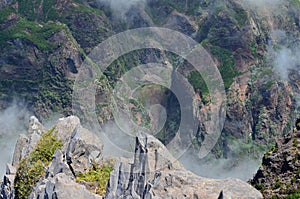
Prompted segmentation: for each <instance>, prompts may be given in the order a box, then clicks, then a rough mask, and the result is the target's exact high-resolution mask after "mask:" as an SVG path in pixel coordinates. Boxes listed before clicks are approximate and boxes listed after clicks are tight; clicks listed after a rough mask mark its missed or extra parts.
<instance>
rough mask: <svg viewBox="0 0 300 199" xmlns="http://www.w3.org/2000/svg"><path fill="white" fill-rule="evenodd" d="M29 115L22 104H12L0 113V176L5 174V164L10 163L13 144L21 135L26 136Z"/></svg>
mask: <svg viewBox="0 0 300 199" xmlns="http://www.w3.org/2000/svg"><path fill="white" fill-rule="evenodd" d="M29 116H30V113H29V111H28V110H27V108H26V106H25V105H24V103H18V102H13V103H12V104H11V105H10V106H9V107H8V108H7V109H5V110H2V111H0V148H1V152H0V157H1V161H0V176H1V178H2V176H3V175H4V173H5V168H6V163H11V161H12V156H13V153H14V148H15V144H16V142H17V139H18V136H19V134H21V133H24V134H26V132H27V129H28V121H29Z"/></svg>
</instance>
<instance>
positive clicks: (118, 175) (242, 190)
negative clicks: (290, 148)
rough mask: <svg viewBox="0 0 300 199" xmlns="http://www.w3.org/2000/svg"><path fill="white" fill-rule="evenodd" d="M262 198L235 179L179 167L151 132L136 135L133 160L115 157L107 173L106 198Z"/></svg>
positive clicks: (248, 186) (245, 184)
mask: <svg viewBox="0 0 300 199" xmlns="http://www.w3.org/2000/svg"><path fill="white" fill-rule="evenodd" d="M220 192H222V195H223V196H222V197H224V198H262V195H261V194H260V192H259V191H257V190H255V189H254V188H253V187H251V186H250V185H248V184H247V183H245V182H243V181H241V180H238V179H225V180H213V179H208V178H203V177H200V176H197V175H195V174H193V173H191V172H189V171H187V170H185V169H184V168H183V166H182V165H181V164H180V163H179V162H178V161H177V160H176V159H174V158H173V157H172V156H171V155H170V154H169V152H168V151H167V149H166V148H165V147H164V146H163V145H162V144H161V143H160V142H159V141H158V140H156V138H154V137H152V136H144V137H143V138H137V140H136V148H135V156H134V160H133V163H129V162H128V161H119V162H118V163H117V164H116V165H115V168H114V171H113V172H112V173H111V176H110V181H109V185H108V188H107V195H106V198H107V199H113V198H137V199H138V198H153V199H154V198H157V199H158V198H212V199H216V198H218V197H219V196H220Z"/></svg>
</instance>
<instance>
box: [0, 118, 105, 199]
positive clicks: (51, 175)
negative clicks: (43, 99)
mask: <svg viewBox="0 0 300 199" xmlns="http://www.w3.org/2000/svg"><path fill="white" fill-rule="evenodd" d="M52 130H53V134H54V135H55V136H56V137H57V138H58V139H59V140H61V141H62V143H63V146H62V147H61V149H59V150H56V151H55V153H54V155H53V160H52V162H51V163H50V165H48V166H47V168H46V175H45V176H44V177H43V178H41V179H40V180H39V181H38V182H37V183H36V185H35V187H32V193H31V195H30V196H29V198H32V199H33V198H82V199H85V198H98V199H99V198H101V197H100V196H99V195H96V194H93V193H91V192H89V191H88V190H87V189H86V188H85V187H84V186H83V185H80V184H78V183H76V182H75V175H76V174H78V173H83V172H85V171H86V170H88V169H89V168H90V167H91V166H92V165H93V164H100V163H101V162H102V150H103V144H102V142H101V140H100V139H99V137H97V136H96V135H95V134H93V133H92V132H90V131H88V130H87V129H84V128H83V127H82V126H81V125H80V121H79V119H78V118H77V117H75V116H70V117H67V118H62V119H60V120H59V121H58V122H57V123H56V124H55V125H54V126H53V128H52ZM46 132H47V131H46V130H45V128H44V126H43V125H42V124H41V123H40V122H39V121H38V119H37V118H36V117H34V116H32V117H31V118H30V125H29V130H28V134H27V135H20V137H19V139H18V141H17V144H16V147H15V153H14V158H13V166H12V165H7V171H6V174H5V176H4V180H3V182H2V184H1V195H0V198H1V199H13V198H14V196H15V194H14V181H15V177H16V170H17V169H19V166H20V165H19V164H20V161H21V160H22V159H24V158H27V157H28V156H29V155H30V153H31V152H32V150H33V149H35V147H36V145H37V143H38V141H39V140H40V139H41V136H42V135H43V134H44V133H46ZM49 147H50V146H49ZM72 196H73V197H72Z"/></svg>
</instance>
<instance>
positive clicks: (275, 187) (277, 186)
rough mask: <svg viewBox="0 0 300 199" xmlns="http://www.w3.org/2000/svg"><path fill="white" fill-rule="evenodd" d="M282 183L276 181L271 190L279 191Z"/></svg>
mask: <svg viewBox="0 0 300 199" xmlns="http://www.w3.org/2000/svg"><path fill="white" fill-rule="evenodd" d="M281 186H282V183H281V182H280V180H279V178H277V179H276V182H275V184H274V185H273V186H272V187H271V189H279V188H281Z"/></svg>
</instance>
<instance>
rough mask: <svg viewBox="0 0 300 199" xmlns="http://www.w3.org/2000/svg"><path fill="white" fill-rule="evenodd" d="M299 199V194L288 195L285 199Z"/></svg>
mask: <svg viewBox="0 0 300 199" xmlns="http://www.w3.org/2000/svg"><path fill="white" fill-rule="evenodd" d="M299 198H300V192H298V193H292V194H289V195H288V196H287V197H286V198H285V199H299Z"/></svg>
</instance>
